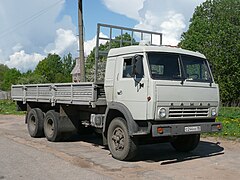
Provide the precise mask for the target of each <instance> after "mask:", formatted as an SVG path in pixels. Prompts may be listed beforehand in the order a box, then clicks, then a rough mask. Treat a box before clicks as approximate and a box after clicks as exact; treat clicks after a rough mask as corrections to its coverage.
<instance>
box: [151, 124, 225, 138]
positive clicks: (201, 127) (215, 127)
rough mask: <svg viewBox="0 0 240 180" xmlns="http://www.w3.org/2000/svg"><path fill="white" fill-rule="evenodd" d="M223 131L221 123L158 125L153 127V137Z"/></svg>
mask: <svg viewBox="0 0 240 180" xmlns="http://www.w3.org/2000/svg"><path fill="white" fill-rule="evenodd" d="M221 130H222V124H221V123H219V122H209V123H185V124H157V125H152V136H153V137H161V136H177V135H187V134H201V133H213V132H220V131H221Z"/></svg>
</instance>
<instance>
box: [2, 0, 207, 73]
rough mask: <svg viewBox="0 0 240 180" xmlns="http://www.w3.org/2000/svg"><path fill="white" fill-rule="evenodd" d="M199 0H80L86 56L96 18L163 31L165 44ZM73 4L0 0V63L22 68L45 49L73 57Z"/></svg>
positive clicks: (74, 0)
mask: <svg viewBox="0 0 240 180" xmlns="http://www.w3.org/2000/svg"><path fill="white" fill-rule="evenodd" d="M202 2H204V0H83V18H84V41H85V43H84V49H85V56H87V55H88V54H89V53H90V52H91V50H92V49H93V47H94V45H95V41H96V27H97V23H105V24H112V25H118V26H124V27H130V28H137V29H144V30H149V31H156V32H161V33H163V44H165V45H177V44H178V42H179V41H180V37H181V34H182V33H183V32H185V31H187V29H188V26H189V20H190V18H191V17H192V14H193V12H194V9H195V8H196V6H198V5H200V4H201V3H202ZM77 8H78V0H21V1H16V0H1V1H0V64H5V65H7V66H8V67H10V68H17V69H18V70H20V71H21V72H26V71H28V70H34V68H35V67H36V65H37V64H38V62H39V61H41V60H42V59H44V58H45V57H46V56H47V55H48V54H49V53H56V54H59V55H60V56H64V55H66V54H68V53H71V54H72V55H73V57H77V56H78V49H79V48H78V36H77V35H78V29H77V28H78V25H77V23H78V19H77V17H78V14H77V12H78V9H77ZM102 36H108V35H107V34H104V32H102Z"/></svg>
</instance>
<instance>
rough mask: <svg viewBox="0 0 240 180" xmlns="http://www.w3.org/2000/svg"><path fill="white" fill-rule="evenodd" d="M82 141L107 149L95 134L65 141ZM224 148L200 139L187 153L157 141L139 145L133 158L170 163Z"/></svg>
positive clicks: (212, 153)
mask: <svg viewBox="0 0 240 180" xmlns="http://www.w3.org/2000/svg"><path fill="white" fill-rule="evenodd" d="M75 141H84V142H87V143H91V144H92V145H93V146H96V147H100V148H101V149H105V150H108V148H107V147H105V146H103V145H102V139H101V137H100V136H98V135H96V134H91V135H72V136H71V137H69V138H68V139H66V140H65V142H75ZM223 154H224V148H223V147H221V145H220V142H217V143H213V142H208V141H201V142H200V143H199V145H198V147H197V148H196V149H195V150H194V151H192V152H188V153H180V152H176V151H175V150H174V149H173V148H172V146H171V145H170V143H158V144H149V145H142V146H139V150H138V155H137V157H136V158H135V159H134V160H133V162H137V161H145V162H149V163H151V162H160V164H161V165H167V164H172V163H179V162H183V161H190V160H194V159H199V158H207V157H211V156H217V155H223Z"/></svg>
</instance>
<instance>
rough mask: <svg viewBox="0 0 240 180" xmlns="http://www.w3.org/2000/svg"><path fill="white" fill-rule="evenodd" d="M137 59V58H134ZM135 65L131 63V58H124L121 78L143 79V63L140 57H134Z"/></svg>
mask: <svg viewBox="0 0 240 180" xmlns="http://www.w3.org/2000/svg"><path fill="white" fill-rule="evenodd" d="M136 57H137V58H136ZM136 57H134V58H136V59H135V63H134V65H133V64H132V63H133V58H126V59H124V61H123V78H132V77H134V76H136V78H143V77H144V70H143V61H142V56H136Z"/></svg>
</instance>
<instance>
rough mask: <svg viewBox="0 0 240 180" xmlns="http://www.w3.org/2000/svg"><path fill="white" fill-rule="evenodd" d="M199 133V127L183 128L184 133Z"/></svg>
mask: <svg viewBox="0 0 240 180" xmlns="http://www.w3.org/2000/svg"><path fill="white" fill-rule="evenodd" d="M198 131H201V126H188V127H185V132H198Z"/></svg>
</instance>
